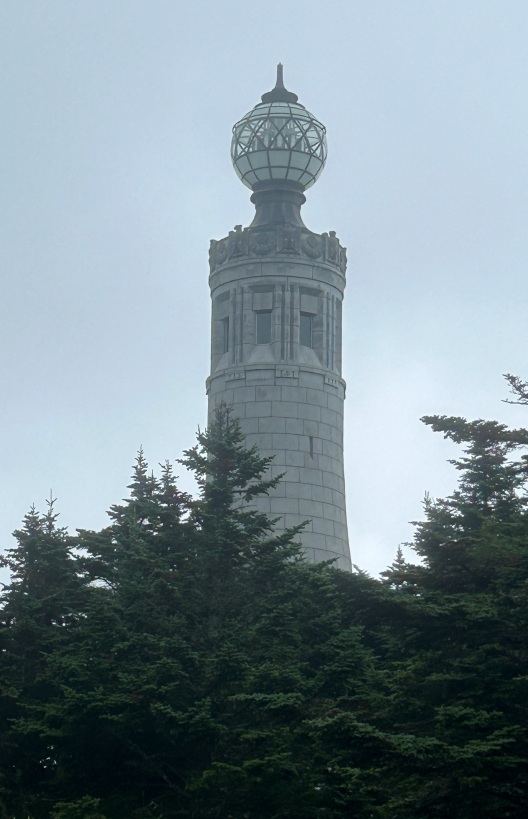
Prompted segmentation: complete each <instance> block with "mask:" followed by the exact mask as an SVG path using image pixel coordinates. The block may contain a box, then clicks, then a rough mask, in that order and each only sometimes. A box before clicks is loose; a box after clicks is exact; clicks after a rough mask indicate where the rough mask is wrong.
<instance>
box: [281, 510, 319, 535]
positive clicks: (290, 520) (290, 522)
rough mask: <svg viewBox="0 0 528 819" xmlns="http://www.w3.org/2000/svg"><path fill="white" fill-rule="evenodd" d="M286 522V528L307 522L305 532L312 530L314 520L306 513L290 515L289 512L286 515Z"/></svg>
mask: <svg viewBox="0 0 528 819" xmlns="http://www.w3.org/2000/svg"><path fill="white" fill-rule="evenodd" d="M284 523H285V525H286V528H287V529H289V528H290V527H291V526H300V525H301V524H302V523H306V526H305V527H304V530H303V531H305V532H311V531H312V521H311V520H308V519H307V517H306V515H290V514H287V515H285V516H284Z"/></svg>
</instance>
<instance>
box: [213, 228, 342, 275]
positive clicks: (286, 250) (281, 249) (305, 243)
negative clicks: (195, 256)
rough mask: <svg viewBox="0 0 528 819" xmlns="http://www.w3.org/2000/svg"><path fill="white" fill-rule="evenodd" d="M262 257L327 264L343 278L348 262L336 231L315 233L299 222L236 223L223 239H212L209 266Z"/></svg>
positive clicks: (243, 261)
mask: <svg viewBox="0 0 528 819" xmlns="http://www.w3.org/2000/svg"><path fill="white" fill-rule="evenodd" d="M264 258H275V259H277V260H278V261H284V260H285V259H288V258H290V259H295V260H296V261H297V260H298V261H303V260H304V261H305V262H307V263H309V264H314V263H317V264H318V265H319V266H323V267H329V268H330V269H332V270H333V271H335V272H336V273H338V274H339V275H340V276H341V277H343V278H344V276H345V273H346V266H347V255H346V248H344V247H342V246H341V244H340V242H339V239H338V238H337V237H336V234H335V231H333V230H331V231H330V232H329V233H322V234H318V233H312V231H310V230H308V229H307V228H303V227H300V226H298V225H290V224H277V225H268V226H266V227H265V228H263V227H247V228H242V225H236V226H235V228H234V230H232V231H230V232H229V235H228V236H226V237H225V238H224V239H220V240H219V241H217V240H215V239H212V240H211V245H210V249H209V269H210V273H211V274H213V273H216V272H217V271H220V270H222V269H223V268H224V267H226V266H228V267H233V266H236V265H238V264H239V263H242V264H247V262H248V261H256V260H261V259H264Z"/></svg>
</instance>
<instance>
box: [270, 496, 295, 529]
mask: <svg viewBox="0 0 528 819" xmlns="http://www.w3.org/2000/svg"><path fill="white" fill-rule="evenodd" d="M287 513H288V514H293V515H298V514H299V501H298V500H297V499H296V498H271V514H272V515H285V514H287ZM286 525H287V524H286Z"/></svg>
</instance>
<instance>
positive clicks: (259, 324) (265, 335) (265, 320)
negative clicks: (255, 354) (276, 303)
mask: <svg viewBox="0 0 528 819" xmlns="http://www.w3.org/2000/svg"><path fill="white" fill-rule="evenodd" d="M256 316H257V319H256V332H255V336H256V343H257V344H271V310H257V313H256Z"/></svg>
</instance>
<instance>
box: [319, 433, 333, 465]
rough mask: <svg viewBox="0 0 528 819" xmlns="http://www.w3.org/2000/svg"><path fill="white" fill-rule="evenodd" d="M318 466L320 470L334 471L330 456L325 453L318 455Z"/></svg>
mask: <svg viewBox="0 0 528 819" xmlns="http://www.w3.org/2000/svg"><path fill="white" fill-rule="evenodd" d="M323 444H324V441H323ZM319 466H320V468H321V469H322V470H324V471H326V472H333V471H334V464H333V462H332V458H329V457H328V456H327V455H319Z"/></svg>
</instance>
